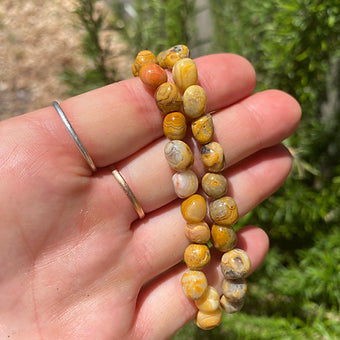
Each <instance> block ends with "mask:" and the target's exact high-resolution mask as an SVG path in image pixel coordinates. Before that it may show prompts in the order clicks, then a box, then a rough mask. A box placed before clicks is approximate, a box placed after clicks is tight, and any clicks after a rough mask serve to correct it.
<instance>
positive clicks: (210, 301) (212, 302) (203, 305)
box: [195, 286, 220, 312]
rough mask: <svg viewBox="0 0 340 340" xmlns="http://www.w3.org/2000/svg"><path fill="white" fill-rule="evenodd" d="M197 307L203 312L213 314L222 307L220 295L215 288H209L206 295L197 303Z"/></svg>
mask: <svg viewBox="0 0 340 340" xmlns="http://www.w3.org/2000/svg"><path fill="white" fill-rule="evenodd" d="M195 305H196V307H197V308H198V309H199V310H200V311H202V312H213V311H215V310H217V309H218V308H219V306H220V295H219V294H218V292H217V290H216V289H215V288H214V287H212V286H208V288H207V290H206V292H205V293H204V295H203V296H202V297H201V298H200V299H198V300H196V301H195Z"/></svg>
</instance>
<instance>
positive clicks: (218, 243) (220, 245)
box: [211, 224, 237, 252]
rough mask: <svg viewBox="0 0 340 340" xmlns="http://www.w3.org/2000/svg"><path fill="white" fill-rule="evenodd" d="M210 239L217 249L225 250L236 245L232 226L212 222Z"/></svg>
mask: <svg viewBox="0 0 340 340" xmlns="http://www.w3.org/2000/svg"><path fill="white" fill-rule="evenodd" d="M211 241H212V244H213V245H214V247H215V248H216V249H217V250H219V251H222V252H226V251H229V250H231V249H233V248H234V247H235V246H236V243H237V236H236V233H235V231H234V229H233V227H231V226H220V225H217V224H214V225H213V226H212V227H211Z"/></svg>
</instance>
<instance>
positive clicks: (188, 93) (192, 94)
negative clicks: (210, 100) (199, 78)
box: [183, 85, 207, 119]
mask: <svg viewBox="0 0 340 340" xmlns="http://www.w3.org/2000/svg"><path fill="white" fill-rule="evenodd" d="M206 103H207V94H206V93H205V91H204V89H203V88H202V87H201V86H199V85H192V86H189V87H188V88H187V89H186V90H185V91H184V94H183V109H184V114H185V115H186V117H188V118H189V119H196V118H198V117H201V116H202V115H203V114H204V110H205V105H206Z"/></svg>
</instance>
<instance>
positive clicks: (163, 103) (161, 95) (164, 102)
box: [155, 82, 182, 113]
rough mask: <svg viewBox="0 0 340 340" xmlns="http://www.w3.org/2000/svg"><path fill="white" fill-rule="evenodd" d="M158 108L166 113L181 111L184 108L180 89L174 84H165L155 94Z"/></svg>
mask: <svg viewBox="0 0 340 340" xmlns="http://www.w3.org/2000/svg"><path fill="white" fill-rule="evenodd" d="M155 99H156V104H157V106H158V108H159V109H160V110H161V111H162V112H164V113H169V112H174V111H179V110H180V108H181V107H182V96H181V93H180V91H179V89H178V87H177V86H176V85H175V84H173V83H169V82H166V83H163V84H162V85H160V86H159V87H158V88H157V90H156V92H155Z"/></svg>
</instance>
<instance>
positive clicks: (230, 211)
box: [209, 196, 238, 226]
mask: <svg viewBox="0 0 340 340" xmlns="http://www.w3.org/2000/svg"><path fill="white" fill-rule="evenodd" d="M209 212H210V217H211V219H212V220H213V221H214V223H215V224H219V225H228V226H230V225H232V224H234V223H235V222H236V221H237V219H238V209H237V205H236V203H235V201H234V200H233V199H232V198H231V197H228V196H225V197H221V198H218V199H216V200H215V201H212V202H211V203H210V210H209Z"/></svg>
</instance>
